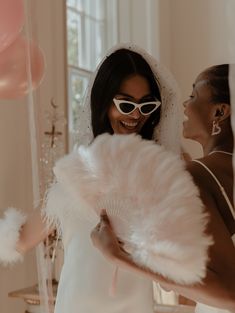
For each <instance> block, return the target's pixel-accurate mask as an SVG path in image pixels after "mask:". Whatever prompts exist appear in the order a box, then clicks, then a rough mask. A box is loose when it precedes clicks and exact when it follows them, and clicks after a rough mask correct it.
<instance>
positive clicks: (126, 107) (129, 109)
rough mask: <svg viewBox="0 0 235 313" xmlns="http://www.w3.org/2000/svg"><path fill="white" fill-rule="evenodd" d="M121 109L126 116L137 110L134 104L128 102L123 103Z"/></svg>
mask: <svg viewBox="0 0 235 313" xmlns="http://www.w3.org/2000/svg"><path fill="white" fill-rule="evenodd" d="M119 107H120V109H121V111H122V112H123V113H125V114H126V113H130V112H132V111H133V110H134V108H135V106H134V105H133V104H131V103H128V102H121V103H120V104H119Z"/></svg>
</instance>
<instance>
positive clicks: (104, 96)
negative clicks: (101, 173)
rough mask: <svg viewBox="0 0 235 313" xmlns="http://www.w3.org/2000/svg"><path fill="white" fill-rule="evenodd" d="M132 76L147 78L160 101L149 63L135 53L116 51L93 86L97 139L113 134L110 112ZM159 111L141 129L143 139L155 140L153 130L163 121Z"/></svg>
mask: <svg viewBox="0 0 235 313" xmlns="http://www.w3.org/2000/svg"><path fill="white" fill-rule="evenodd" d="M133 74H138V75H141V76H143V77H144V78H146V80H147V81H148V83H149V86H150V90H151V93H152V95H153V96H155V97H156V98H157V99H159V100H160V101H161V95H160V90H159V86H158V82H157V79H156V77H155V76H154V74H153V72H152V70H151V68H150V65H149V64H148V63H147V61H146V60H145V59H144V58H143V57H142V56H141V55H140V54H138V53H136V52H134V51H131V50H128V49H119V50H116V51H115V52H113V53H112V54H111V55H109V56H108V57H107V58H106V59H105V60H104V62H103V63H102V64H101V66H100V68H99V70H98V73H97V75H96V78H95V81H94V84H93V86H92V90H91V104H90V105H91V124H92V131H93V135H94V137H96V136H98V135H100V134H102V133H105V132H108V133H110V134H113V129H112V127H111V124H110V122H109V118H108V111H109V108H110V106H111V104H112V101H113V98H114V96H115V95H116V94H117V93H118V91H119V89H120V86H121V84H122V82H123V81H124V80H125V79H126V78H127V77H129V76H130V75H133ZM160 107H161V106H160ZM160 107H159V108H158V109H157V110H156V111H154V112H153V113H152V114H151V116H150V117H149V119H148V120H147V121H146V123H145V124H144V126H143V127H142V129H141V132H140V135H141V136H142V138H144V139H152V137H153V131H154V127H155V126H156V125H157V124H158V122H159V120H160V113H161V109H160Z"/></svg>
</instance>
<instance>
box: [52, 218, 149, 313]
mask: <svg viewBox="0 0 235 313" xmlns="http://www.w3.org/2000/svg"><path fill="white" fill-rule="evenodd" d="M63 221H64V222H63V228H64V233H63V241H64V245H65V260H64V265H63V268H62V272H61V277H60V281H59V286H58V294H57V300H56V306H55V313H67V312H68V313H153V311H154V310H153V307H154V303H153V286H152V281H151V280H148V279H145V278H142V277H140V276H138V275H136V274H133V273H130V272H127V271H123V270H121V269H118V275H117V282H116V286H115V291H114V295H111V294H110V288H111V286H112V282H113V274H114V271H115V266H114V265H113V264H111V263H109V262H108V261H107V260H106V259H105V258H104V257H103V256H102V255H101V253H100V252H99V251H98V250H97V249H95V248H94V246H93V245H92V242H91V239H90V232H91V230H92V229H93V227H94V225H95V224H94V223H91V222H89V221H86V220H84V219H83V220H79V219H77V218H75V217H73V218H72V219H71V216H70V217H68V218H67V221H66V219H65V218H64V219H63ZM97 222H98V220H97ZM66 224H67V225H66Z"/></svg>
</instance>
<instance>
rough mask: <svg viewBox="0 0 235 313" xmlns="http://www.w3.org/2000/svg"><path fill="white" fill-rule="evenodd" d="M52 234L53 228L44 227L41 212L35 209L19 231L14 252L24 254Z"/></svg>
mask: <svg viewBox="0 0 235 313" xmlns="http://www.w3.org/2000/svg"><path fill="white" fill-rule="evenodd" d="M52 232H53V228H49V227H48V225H46V222H45V221H44V219H43V217H42V214H41V211H40V210H39V209H36V210H34V211H33V213H32V214H31V215H30V216H29V217H28V218H27V220H26V223H25V224H24V225H23V226H22V228H21V230H20V234H19V240H18V241H17V244H16V250H17V251H18V252H20V253H21V254H24V253H26V252H27V251H29V250H30V249H32V248H34V247H35V246H36V245H38V244H39V243H40V242H41V241H43V240H44V239H46V237H47V236H48V235H50V234H51V233H52Z"/></svg>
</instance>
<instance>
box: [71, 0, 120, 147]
mask: <svg viewBox="0 0 235 313" xmlns="http://www.w3.org/2000/svg"><path fill="white" fill-rule="evenodd" d="M66 3H67V56H68V59H67V63H68V97H69V99H68V103H69V133H70V134H75V136H76V130H77V129H78V127H79V125H78V119H77V117H78V114H79V107H80V106H81V100H82V97H83V96H84V93H85V90H86V87H87V84H88V81H89V76H90V74H91V72H92V71H94V69H95V67H96V65H97V64H98V63H99V61H100V60H101V58H102V57H103V55H104V54H105V52H106V51H107V49H108V48H109V47H110V46H112V45H113V44H114V43H116V41H117V39H116V38H117V33H116V29H117V26H116V24H117V19H116V16H115V15H116V1H114V0H67V1H66ZM75 136H72V137H71V138H70V146H71V145H73V137H75Z"/></svg>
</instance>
